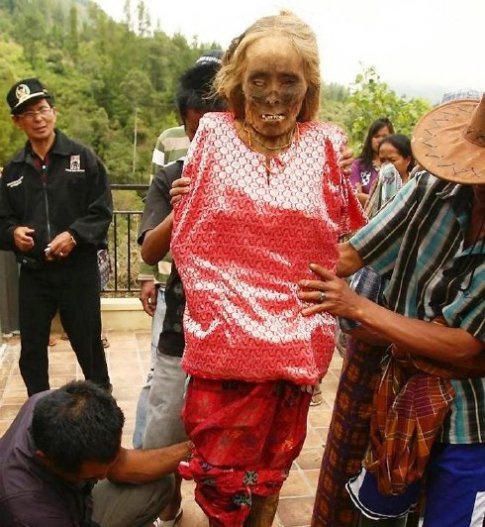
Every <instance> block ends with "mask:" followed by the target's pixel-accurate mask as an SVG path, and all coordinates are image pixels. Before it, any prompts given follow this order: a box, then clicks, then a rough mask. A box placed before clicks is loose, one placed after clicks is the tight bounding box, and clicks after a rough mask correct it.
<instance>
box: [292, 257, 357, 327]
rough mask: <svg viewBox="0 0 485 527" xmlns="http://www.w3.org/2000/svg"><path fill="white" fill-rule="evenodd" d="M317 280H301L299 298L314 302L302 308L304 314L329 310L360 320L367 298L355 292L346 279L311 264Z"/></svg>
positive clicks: (332, 312) (335, 314)
mask: <svg viewBox="0 0 485 527" xmlns="http://www.w3.org/2000/svg"><path fill="white" fill-rule="evenodd" d="M310 269H311V270H312V271H313V272H314V273H315V274H316V275H317V277H318V278H319V279H316V280H300V282H299V283H298V286H299V287H300V291H299V292H298V298H300V300H303V301H305V302H309V303H312V304H314V305H313V306H308V307H305V308H303V309H302V314H303V315H304V316H308V315H313V314H315V313H323V312H327V313H330V314H331V315H334V316H339V317H346V318H352V319H354V320H358V316H359V311H360V309H361V304H362V302H363V301H365V299H363V298H362V297H360V296H359V295H358V294H357V293H355V292H354V291H353V290H352V289H351V288H350V287H349V286H348V285H347V282H346V281H345V280H342V279H341V278H339V277H338V276H337V275H336V274H335V273H333V272H332V271H329V270H328V269H326V268H325V267H322V266H321V265H317V264H310Z"/></svg>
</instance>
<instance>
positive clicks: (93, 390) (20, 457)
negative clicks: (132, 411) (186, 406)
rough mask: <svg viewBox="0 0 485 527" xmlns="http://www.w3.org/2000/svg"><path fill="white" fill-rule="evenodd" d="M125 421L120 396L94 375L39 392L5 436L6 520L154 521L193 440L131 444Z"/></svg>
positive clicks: (0, 497) (1, 452)
mask: <svg viewBox="0 0 485 527" xmlns="http://www.w3.org/2000/svg"><path fill="white" fill-rule="evenodd" d="M123 424H124V416H123V412H122V411H121V409H120V408H119V406H118V405H117V403H116V401H115V399H114V398H113V397H112V396H111V395H109V394H108V393H107V392H106V391H105V390H103V389H102V388H100V387H98V386H97V385H95V384H93V383H91V382H89V381H75V382H71V383H69V384H66V385H65V386H63V387H61V388H59V389H57V390H51V391H45V392H41V393H38V394H36V395H34V396H32V397H31V398H30V399H29V400H28V401H27V402H26V403H25V404H24V405H23V407H22V408H21V409H20V411H19V413H18V415H17V417H16V418H15V420H14V422H13V423H12V425H11V426H10V428H9V429H8V430H7V432H6V433H5V435H4V436H3V437H2V438H1V439H0V525H2V527H20V526H29V527H127V526H130V527H147V526H150V525H151V524H152V522H153V521H154V520H155V519H156V518H157V516H158V513H159V512H160V511H161V510H162V509H163V508H164V507H165V505H166V504H167V503H168V501H169V499H170V497H171V495H172V489H173V476H172V475H170V473H172V472H174V471H175V469H176V467H177V465H178V463H179V461H181V460H182V459H184V458H186V457H187V456H188V455H189V453H190V450H191V444H190V442H183V443H178V444H176V445H172V446H170V447H165V448H158V449H152V450H127V449H125V448H122V447H121V434H122V429H123ZM98 480H102V481H98Z"/></svg>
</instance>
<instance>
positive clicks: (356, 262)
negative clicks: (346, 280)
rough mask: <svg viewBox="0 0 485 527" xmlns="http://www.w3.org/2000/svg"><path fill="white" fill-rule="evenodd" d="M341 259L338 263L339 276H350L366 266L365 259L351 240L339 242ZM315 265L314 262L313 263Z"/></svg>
mask: <svg viewBox="0 0 485 527" xmlns="http://www.w3.org/2000/svg"><path fill="white" fill-rule="evenodd" d="M338 251H339V260H338V263H337V276H342V277H345V276H350V275H351V274H354V273H355V272H356V271H358V270H359V269H360V268H361V267H364V261H363V260H362V258H361V257H360V254H359V253H358V252H357V251H356V250H355V249H354V248H353V247H352V245H350V243H349V242H345V243H339V246H338ZM312 265H313V264H312Z"/></svg>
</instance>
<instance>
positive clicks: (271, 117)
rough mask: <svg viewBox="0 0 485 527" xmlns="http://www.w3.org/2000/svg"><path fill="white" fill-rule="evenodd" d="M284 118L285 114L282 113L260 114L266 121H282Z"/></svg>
mask: <svg viewBox="0 0 485 527" xmlns="http://www.w3.org/2000/svg"><path fill="white" fill-rule="evenodd" d="M284 118H285V116H284V114H282V113H263V114H262V115H261V120H263V121H267V122H279V121H282V120H283V119H284Z"/></svg>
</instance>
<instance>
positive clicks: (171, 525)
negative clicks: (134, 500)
mask: <svg viewBox="0 0 485 527" xmlns="http://www.w3.org/2000/svg"><path fill="white" fill-rule="evenodd" d="M183 513H184V511H183V510H182V508H180V509H179V510H178V511H177V514H176V515H175V518H173V519H172V520H161V519H160V518H157V519H156V520H155V521H154V522H153V527H177V525H178V524H179V521H180V519H181V518H182V514H183Z"/></svg>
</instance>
